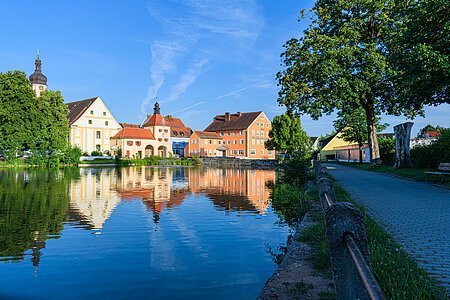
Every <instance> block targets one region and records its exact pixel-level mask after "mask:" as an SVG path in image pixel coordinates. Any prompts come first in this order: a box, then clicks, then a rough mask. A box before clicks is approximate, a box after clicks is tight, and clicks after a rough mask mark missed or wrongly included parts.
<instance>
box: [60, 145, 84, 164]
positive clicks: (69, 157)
mask: <svg viewBox="0 0 450 300" xmlns="http://www.w3.org/2000/svg"><path fill="white" fill-rule="evenodd" d="M81 156H82V153H81V149H80V148H77V147H71V146H69V147H67V148H66V149H65V150H64V155H63V156H62V157H61V160H60V161H61V163H62V164H65V165H77V164H79V163H80V157H81Z"/></svg>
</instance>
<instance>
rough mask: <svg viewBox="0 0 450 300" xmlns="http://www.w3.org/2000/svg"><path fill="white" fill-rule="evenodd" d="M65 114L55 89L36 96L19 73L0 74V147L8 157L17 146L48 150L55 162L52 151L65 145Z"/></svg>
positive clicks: (66, 127) (67, 129) (67, 131)
mask: <svg viewBox="0 0 450 300" xmlns="http://www.w3.org/2000/svg"><path fill="white" fill-rule="evenodd" d="M67 113H68V110H67V106H66V105H65V104H64V99H63V97H62V95H61V93H60V92H59V91H57V92H53V91H44V92H42V94H41V97H36V96H35V95H34V92H33V90H32V89H31V86H30V83H29V81H28V79H27V77H26V76H25V74H24V73H23V72H19V71H14V72H7V73H0V149H1V150H3V152H4V153H5V154H6V156H7V157H8V158H14V157H15V156H16V155H17V153H18V151H19V150H21V149H32V150H33V151H34V152H41V153H46V152H47V151H50V152H51V153H52V155H50V156H51V157H50V159H51V160H53V161H55V162H56V161H58V157H57V156H56V155H55V156H53V153H54V152H55V151H61V150H63V149H65V148H66V147H67V137H68V134H69V125H68V122H67ZM38 156H39V155H38ZM42 157H44V158H42ZM42 157H40V158H38V157H37V158H35V160H37V161H41V160H42V159H45V155H42Z"/></svg>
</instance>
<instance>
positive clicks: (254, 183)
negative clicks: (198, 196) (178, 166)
mask: <svg viewBox="0 0 450 300" xmlns="http://www.w3.org/2000/svg"><path fill="white" fill-rule="evenodd" d="M274 180H275V171H274V170H248V169H213V168H201V169H194V168H191V169H189V186H190V188H191V191H192V193H206V194H207V195H208V196H209V197H211V199H212V200H213V202H214V204H215V205H217V206H220V207H223V208H225V209H227V210H257V211H259V212H263V211H265V210H266V209H267V206H268V205H269V199H270V191H269V189H267V188H266V183H267V182H269V181H274Z"/></svg>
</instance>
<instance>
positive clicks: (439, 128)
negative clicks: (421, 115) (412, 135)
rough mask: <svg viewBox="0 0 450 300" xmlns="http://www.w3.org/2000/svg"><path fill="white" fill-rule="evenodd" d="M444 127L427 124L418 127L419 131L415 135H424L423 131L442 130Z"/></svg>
mask: <svg viewBox="0 0 450 300" xmlns="http://www.w3.org/2000/svg"><path fill="white" fill-rule="evenodd" d="M445 130H446V129H445V127H442V126H439V125H437V126H433V125H430V124H428V125H427V126H425V127H424V128H422V129H420V130H419V132H418V133H417V137H424V134H425V132H427V131H436V132H441V133H442V132H444V131H445Z"/></svg>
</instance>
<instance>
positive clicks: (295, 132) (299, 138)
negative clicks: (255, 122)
mask: <svg viewBox="0 0 450 300" xmlns="http://www.w3.org/2000/svg"><path fill="white" fill-rule="evenodd" d="M269 137H270V139H269V140H268V141H267V142H266V143H265V146H266V148H268V149H275V150H277V151H279V152H281V153H283V154H288V155H291V156H294V157H299V158H305V157H307V156H308V155H309V154H310V149H311V142H310V139H309V138H308V136H307V135H306V132H305V131H304V130H303V128H302V125H301V122H300V118H299V117H297V116H294V115H292V114H290V113H285V114H282V115H280V116H276V117H275V118H273V122H272V129H271V130H270V132H269Z"/></svg>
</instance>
